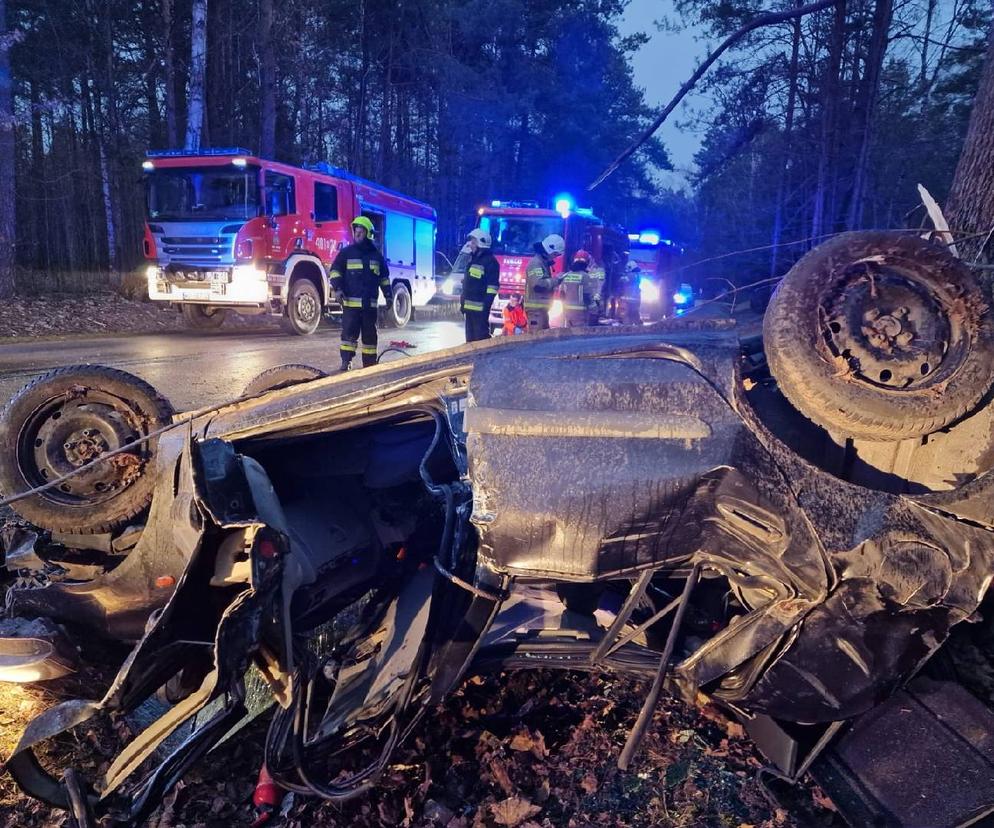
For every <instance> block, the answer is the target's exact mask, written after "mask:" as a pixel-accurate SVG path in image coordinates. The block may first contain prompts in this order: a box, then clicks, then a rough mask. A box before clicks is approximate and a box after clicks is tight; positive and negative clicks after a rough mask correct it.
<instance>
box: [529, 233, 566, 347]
mask: <svg viewBox="0 0 994 828" xmlns="http://www.w3.org/2000/svg"><path fill="white" fill-rule="evenodd" d="M565 250H566V242H565V241H564V240H563V237H562V236H559V235H556V234H555V233H552V234H551V235H548V236H546V237H545V238H544V239H542V241H540V242H536V244H535V255H534V256H532V257H531V258H530V259H529V260H528V265H527V266H526V268H525V286H526V293H525V311H526V312H527V313H528V328H529V330H533V331H534V330H545V329H546V328H548V327H549V306H550V305H551V304H552V294H553V293H554V292H555V289H556V287H557V286H558V285H559V282H560V280H559V279H556V278H554V277H553V275H552V263H553V262H554V261H555V260H556V257H557V256H561V255H562V254H563V253H564V252H565Z"/></svg>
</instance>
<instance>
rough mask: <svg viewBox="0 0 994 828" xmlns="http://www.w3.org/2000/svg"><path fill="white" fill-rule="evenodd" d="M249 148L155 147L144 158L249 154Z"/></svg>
mask: <svg viewBox="0 0 994 828" xmlns="http://www.w3.org/2000/svg"><path fill="white" fill-rule="evenodd" d="M251 154H252V152H251V151H250V150H247V149H244V148H243V147H206V148H203V149H198V150H192V149H157V150H148V151H147V152H146V153H145V157H146V158H191V157H199V156H204V155H251Z"/></svg>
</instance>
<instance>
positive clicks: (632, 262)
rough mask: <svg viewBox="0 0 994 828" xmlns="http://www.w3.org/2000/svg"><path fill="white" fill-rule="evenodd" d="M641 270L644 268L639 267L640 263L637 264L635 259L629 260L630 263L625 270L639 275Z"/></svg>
mask: <svg viewBox="0 0 994 828" xmlns="http://www.w3.org/2000/svg"><path fill="white" fill-rule="evenodd" d="M641 269H642V268H640V267H639V263H638V262H636V261H635V260H634V259H629V260H628V263H627V264H626V265H625V270H627V271H628V272H629V273H637V272H638V271H640V270H641Z"/></svg>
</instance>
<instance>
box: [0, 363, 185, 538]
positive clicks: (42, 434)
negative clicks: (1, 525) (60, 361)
mask: <svg viewBox="0 0 994 828" xmlns="http://www.w3.org/2000/svg"><path fill="white" fill-rule="evenodd" d="M172 414H173V408H172V406H171V405H170V404H169V401H168V400H166V399H165V398H164V397H162V396H160V395H159V394H158V393H157V392H156V391H155V389H154V388H152V387H151V386H150V385H149V384H148V383H146V382H144V381H143V380H140V379H139V378H138V377H135V376H132V375H131V374H128V373H125V372H124V371H118V370H116V369H114V368H105V367H103V366H100V365H81V366H73V367H69V368H58V369H56V370H54V371H49V372H48V373H47V374H44V375H43V376H41V377H38V378H37V379H35V380H34V381H32V382H31V383H29V384H28V385H26V386H25V387H24V388H23V389H21V391H19V392H18V393H17V394H16V395H15V396H14V398H13V399H12V400H11V401H10V402H9V403H7V406H6V407H5V408H4V410H3V412H2V414H0V491H2V492H3V494H4V495H7V496H10V495H15V494H20V493H21V492H24V491H27V490H29V489H33V488H35V487H37V486H41V485H44V484H45V483H48V482H50V481H52V480H55V479H56V478H58V477H62V476H63V475H65V474H68V473H69V472H72V471H74V470H76V469H78V468H80V467H81V466H83V465H85V464H86V463H88V462H90V461H91V460H94V459H96V458H97V457H99V456H100V455H101V454H104V453H106V452H109V451H114V450H115V449H117V448H119V447H121V446H123V445H125V444H127V443H130V442H132V441H134V440H136V439H138V438H139V437H141V436H142V435H145V434H149V433H150V432H152V431H155V430H156V429H159V428H161V427H162V426H164V425H167V424H168V423H169V422H170V421H171V418H172ZM155 445H156V440H155V439H152V440H150V441H148V442H147V443H144V444H142V445H140V446H137V447H135V448H133V449H130V450H129V451H127V452H124V453H122V454H119V455H117V456H116V457H115V458H114V459H112V460H108V461H106V462H104V463H100V464H98V465H97V466H95V467H94V468H92V469H90V470H89V471H86V472H82V473H81V474H78V475H76V476H75V477H72V478H70V479H69V480H67V481H66V482H64V483H62V484H61V485H60V486H58V487H56V488H52V489H48V490H47V491H45V492H41V493H39V494H35V495H32V496H31V497H28V498H25V499H24V500H20V501H18V502H17V503H15V504H13V506H12V508H13V509H14V511H16V512H17V513H18V514H19V515H21V516H22V517H23V518H25V519H26V520H28V521H30V522H31V523H34V524H35V525H37V526H39V527H41V528H42V529H48V530H50V531H57V532H69V533H75V534H81V535H89V534H97V533H100V532H109V531H112V530H113V529H116V528H119V527H120V526H123V525H124V524H126V523H127V522H128V521H130V520H132V519H133V518H134V517H135V516H136V515H138V514H139V513H140V512H142V511H144V509H145V508H146V507H147V506H148V505H149V503H150V502H151V500H152V489H153V485H154V475H152V474H150V473H149V472H148V466H149V464H150V463H151V462H152V458H153V455H154V452H155Z"/></svg>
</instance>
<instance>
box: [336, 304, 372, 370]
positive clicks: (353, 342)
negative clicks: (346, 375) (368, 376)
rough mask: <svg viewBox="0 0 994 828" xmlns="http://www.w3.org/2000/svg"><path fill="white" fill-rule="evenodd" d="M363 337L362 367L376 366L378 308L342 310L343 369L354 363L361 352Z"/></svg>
mask: <svg viewBox="0 0 994 828" xmlns="http://www.w3.org/2000/svg"><path fill="white" fill-rule="evenodd" d="M360 334H361V335H362V351H361V353H362V367H363V368H365V367H367V366H369V365H376V341H377V335H376V308H344V309H343V310H342V344H341V355H342V368H343V369H345V368H347V367H348V366H349V363H350V362H352V357H354V356H355V353H356V351H357V350H359V335H360Z"/></svg>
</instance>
